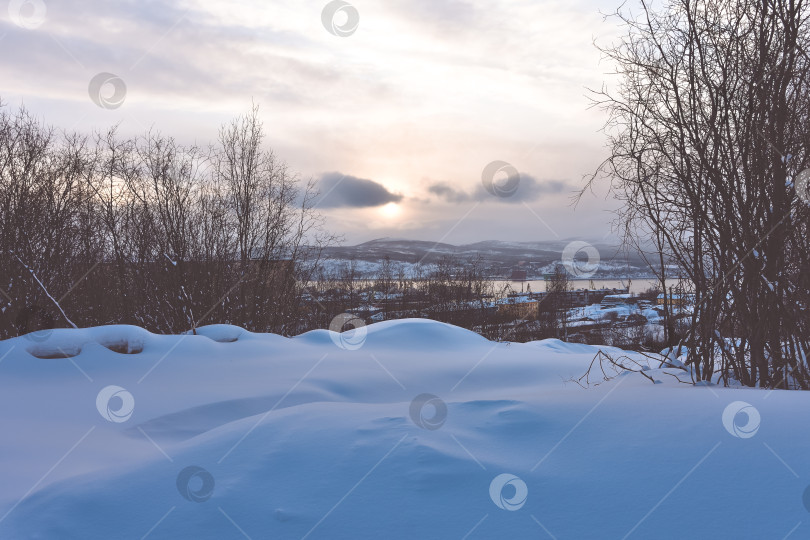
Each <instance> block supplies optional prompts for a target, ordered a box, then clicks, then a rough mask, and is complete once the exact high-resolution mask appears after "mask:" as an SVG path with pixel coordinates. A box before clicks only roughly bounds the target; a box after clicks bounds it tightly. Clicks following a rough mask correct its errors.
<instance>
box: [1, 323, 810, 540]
mask: <svg viewBox="0 0 810 540" xmlns="http://www.w3.org/2000/svg"><path fill="white" fill-rule="evenodd" d="M199 333H200V335H196V336H158V335H153V334H150V333H148V332H146V331H144V330H142V329H139V328H135V327H127V326H110V327H102V328H93V329H85V330H56V331H53V332H45V333H44V334H33V335H29V336H26V337H22V338H15V339H12V340H7V341H3V342H0V410H2V411H3V413H2V415H0V433H2V434H3V437H2V441H0V478H2V486H3V488H2V490H1V491H0V538H13V539H23V538H59V539H71V538H76V539H83V540H86V539H96V538H99V539H101V538H103V539H110V538H116V539H119V538H121V539H123V538H150V539H159V538H171V539H177V538H195V539H197V538H211V539H226V538H253V539H259V538H273V539H286V538H299V539H300V538H312V539H317V538H324V539H340V538H347V539H364V538H368V539H379V538H403V539H404V538H408V539H411V538H437V539H438V538H442V539H443V538H468V539H475V538H486V539H493V538H508V539H522V538H559V539H564V538H575V539H584V538H600V539H601V538H628V537H629V538H673V539H675V538H678V539H680V538H784V537H786V535H790V536H789V537H790V538H807V537H810V515H808V509H807V508H806V506H810V495H806V492H805V489H806V488H807V485H808V483H810V462H808V460H807V456H808V455H809V454H810V429H808V426H810V406H808V405H810V394H807V393H800V392H782V391H777V392H768V391H761V390H729V389H723V388H719V387H716V386H702V387H694V386H691V385H686V384H681V383H679V382H677V380H676V379H675V378H674V377H673V376H670V375H668V374H667V373H665V372H664V371H662V370H658V369H656V367H657V366H656V365H652V364H655V362H653V363H652V364H650V367H651V368H652V369H650V370H649V371H646V373H647V374H649V375H651V377H652V378H653V379H656V380H660V381H661V384H652V383H651V382H650V381H649V380H648V379H646V378H645V377H643V376H641V375H639V374H635V373H628V374H625V375H622V376H619V377H618V378H616V379H613V380H612V381H610V382H606V383H604V384H601V385H599V386H596V387H591V388H590V389H583V388H580V387H579V386H577V385H576V384H573V383H570V382H567V381H569V380H570V379H571V378H572V377H579V376H580V375H582V374H583V373H584V372H585V370H586V369H587V368H588V366H589V364H590V362H591V360H592V358H593V357H594V355H595V353H596V351H597V349H596V348H594V347H590V346H585V345H572V344H565V343H562V342H559V341H555V340H546V341H543V342H534V343H527V344H516V343H512V344H505V343H501V344H496V343H491V342H489V341H487V340H485V339H483V338H482V337H480V336H478V335H476V334H473V333H471V332H467V331H466V330H462V329H459V328H456V327H452V326H448V325H445V324H441V323H436V322H431V321H424V320H402V321H390V322H385V323H379V324H375V325H373V326H370V327H367V328H363V329H361V330H357V331H354V332H350V333H345V334H334V333H331V332H328V331H323V330H319V331H314V332H309V333H307V334H304V335H302V336H298V337H296V338H289V339H288V338H284V337H279V336H275V335H260V334H251V333H249V332H246V331H244V330H242V329H239V328H235V327H230V326H211V327H206V328H203V329H201V330H200V332H199ZM116 351H118V352H116ZM613 352H614V353H616V352H617V351H615V350H614V351H613ZM125 353H128V354H125ZM669 373H670V374H674V373H676V372H675V371H673V370H669Z"/></svg>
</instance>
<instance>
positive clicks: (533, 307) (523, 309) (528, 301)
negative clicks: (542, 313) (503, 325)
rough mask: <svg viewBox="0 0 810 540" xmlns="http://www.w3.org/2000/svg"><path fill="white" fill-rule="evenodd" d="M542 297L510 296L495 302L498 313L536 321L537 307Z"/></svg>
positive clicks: (530, 295) (529, 295)
mask: <svg viewBox="0 0 810 540" xmlns="http://www.w3.org/2000/svg"><path fill="white" fill-rule="evenodd" d="M539 304H540V296H539V295H534V294H528V295H518V296H512V295H510V296H508V297H506V298H501V299H500V300H497V301H496V302H495V305H496V306H497V310H498V313H501V314H508V315H510V316H512V317H515V318H517V319H534V318H536V317H537V307H538V305H539Z"/></svg>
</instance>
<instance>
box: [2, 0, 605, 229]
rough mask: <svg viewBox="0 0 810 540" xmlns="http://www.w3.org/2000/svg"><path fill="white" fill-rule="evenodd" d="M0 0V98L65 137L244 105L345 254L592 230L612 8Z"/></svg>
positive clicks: (599, 220) (599, 203) (591, 1)
mask: <svg viewBox="0 0 810 540" xmlns="http://www.w3.org/2000/svg"><path fill="white" fill-rule="evenodd" d="M3 4H8V10H5V9H0V16H2V17H3V18H2V20H0V50H2V51H3V54H2V59H1V60H0V81H2V83H0V98H2V100H3V101H4V102H6V103H7V104H9V105H10V106H18V105H19V104H21V103H24V104H25V105H26V106H27V107H28V108H29V109H30V110H31V111H33V112H34V113H35V114H37V115H38V116H40V117H42V118H43V119H44V120H46V121H47V122H48V123H51V124H54V125H56V126H59V127H63V128H68V129H78V130H83V131H89V130H91V129H96V128H98V129H104V128H107V127H110V126H112V125H114V124H116V123H120V125H121V128H120V129H121V131H122V133H124V134H127V135H129V134H136V133H141V132H143V131H145V130H146V129H148V128H149V127H152V126H154V127H155V128H156V129H158V130H160V131H162V132H164V133H166V134H171V135H174V136H175V137H176V138H178V139H179V140H181V141H184V142H194V141H196V142H198V143H202V144H207V143H208V142H209V141H212V140H213V139H214V137H215V136H216V132H217V129H218V127H219V125H220V124H221V123H223V122H224V121H226V120H228V119H230V118H231V117H233V116H235V115H237V114H241V113H244V112H247V111H248V110H249V108H250V106H251V101H255V102H256V103H257V104H258V105H259V106H260V107H261V115H262V118H263V120H264V122H265V127H266V130H267V135H268V137H267V143H268V145H270V146H271V147H272V148H273V149H274V150H275V152H276V154H277V155H278V156H279V157H280V158H282V159H284V160H285V161H286V162H287V163H288V164H289V166H290V168H291V169H293V170H294V171H296V172H297V173H298V174H299V175H300V176H301V177H302V178H310V177H311V178H315V179H317V180H318V181H319V184H320V189H321V192H322V197H321V198H320V199H319V200H318V206H319V208H320V209H321V211H322V213H323V214H324V216H325V217H326V224H327V226H328V227H329V228H330V230H333V231H335V232H337V233H341V234H343V235H344V236H345V239H346V241H347V243H352V244H353V243H359V242H363V241H366V240H370V239H374V238H379V237H384V236H392V237H398V238H412V239H420V240H430V241H444V242H449V243H456V244H459V243H468V242H476V241H479V240H492V239H495V240H514V241H533V240H551V239H558V238H561V239H568V238H585V239H597V240H598V239H601V238H604V237H605V236H606V235H607V234H608V233H609V222H610V220H611V219H612V215H611V214H610V213H609V209H611V208H613V207H615V206H616V204H615V202H612V201H611V200H609V199H606V196H605V192H604V190H602V191H600V192H599V193H596V194H594V195H588V196H587V197H586V198H585V199H584V200H583V201H581V202H580V204H579V205H578V207H577V208H576V209H575V208H574V207H573V206H572V205H571V196H572V195H573V193H574V192H575V191H576V190H577V189H578V188H579V187H581V186H582V183H583V176H584V175H586V174H588V173H590V172H592V171H593V170H594V169H595V168H596V166H597V165H598V164H599V163H600V162H601V161H602V160H603V159H604V158H605V156H606V151H605V147H604V136H603V135H602V134H601V133H599V128H600V127H601V125H602V123H603V121H604V117H603V116H602V113H600V112H599V111H596V110H588V105H589V101H588V99H587V91H586V88H588V87H590V88H598V87H600V86H601V84H602V82H603V81H605V80H608V79H607V77H608V75H607V72H609V71H610V70H611V66H610V65H608V64H606V63H605V62H604V61H600V60H601V58H600V53H599V52H598V51H597V50H596V48H595V47H594V46H593V41H594V39H596V40H597V41H598V42H600V43H607V42H609V41H610V39H611V38H612V36H613V35H614V34H615V32H616V28H615V26H614V23H612V22H610V21H609V22H604V21H603V17H602V16H601V15H600V10H601V11H602V12H605V11H611V10H613V9H615V8H616V7H618V4H619V2H618V1H616V2H606V1H605V0H559V1H557V0H492V1H487V2H484V1H478V2H472V1H469V2H468V1H466V0H358V1H353V2H351V5H345V3H337V4H335V3H329V2H326V1H324V0H316V1H311V0H261V1H255V0H250V1H248V0H221V1H220V0H209V1H204V0H198V1H189V2H186V1H181V2H172V1H166V2H153V1H148V0H133V1H117V0H107V1H103V2H99V1H97V0H96V1H92V2H91V1H89V0H59V1H56V0H51V1H48V0H44V1H40V0H11V2H9V1H8V0H0V5H3ZM355 23H356V24H355ZM105 73H106V74H112V75H114V76H115V77H117V79H112V78H111V76H110V75H102V76H101V77H99V76H98V75H99V74H105ZM124 87H125V89H124ZM99 88H100V93H101V97H100V98H99V97H98V94H99V90H98V89H99ZM93 92H95V93H96V98H95V99H91V94H92V93H93ZM99 103H100V104H101V105H102V106H100V105H99ZM105 106H106V107H107V108H105ZM482 175H483V179H486V178H490V179H493V181H492V182H490V183H487V182H484V181H482Z"/></svg>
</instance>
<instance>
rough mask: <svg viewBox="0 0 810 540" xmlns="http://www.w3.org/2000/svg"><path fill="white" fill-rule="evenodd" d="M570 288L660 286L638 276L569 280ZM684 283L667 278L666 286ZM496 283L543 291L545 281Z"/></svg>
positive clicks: (637, 289) (642, 289)
mask: <svg viewBox="0 0 810 540" xmlns="http://www.w3.org/2000/svg"><path fill="white" fill-rule="evenodd" d="M569 283H570V284H571V288H572V289H575V290H576V289H625V288H627V287H628V286H629V287H630V292H631V293H633V294H640V293H643V292H645V291H647V290H648V289H650V288H653V287H660V285H661V284H660V282H659V281H658V280H657V279H651V278H639V279H624V280H620V279H576V280H571V281H570V282H569ZM681 283H682V284H684V285H685V284H686V282H685V281H680V280H677V279H668V280H667V288H669V287H677V286H678V285H679V284H681ZM495 284H496V285H509V286H510V287H512V290H514V291H515V292H526V291H528V290H529V289H531V291H532V292H545V290H546V285H547V282H546V281H543V280H536V279H535V280H528V281H510V280H498V281H495Z"/></svg>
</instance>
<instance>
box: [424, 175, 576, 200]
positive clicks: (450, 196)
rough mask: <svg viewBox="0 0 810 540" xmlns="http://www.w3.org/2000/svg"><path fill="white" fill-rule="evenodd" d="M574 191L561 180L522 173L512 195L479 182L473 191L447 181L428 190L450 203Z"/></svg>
mask: <svg viewBox="0 0 810 540" xmlns="http://www.w3.org/2000/svg"><path fill="white" fill-rule="evenodd" d="M567 191H573V188H572V187H571V186H569V185H568V184H566V183H565V182H562V181H560V180H542V181H541V180H538V179H536V178H535V177H533V176H531V175H529V174H526V173H520V182H519V184H518V188H517V191H516V192H515V194H514V195H512V196H511V197H497V196H495V195H492V194H491V193H490V192H488V191H487V190H486V189H485V188H484V186H483V185H481V184H478V185H477V186H476V188H475V190H473V191H472V192H469V191H465V190H461V189H456V188H455V187H453V186H451V185H450V184H448V183H446V182H435V183H433V184H431V185H429V186H428V192H429V193H431V194H433V195H435V196H436V197H438V198H439V199H443V200H445V201H447V202H450V203H463V202H469V201H478V202H485V201H500V202H505V203H520V202H530V201H535V200H537V199H539V198H540V197H541V196H543V195H555V194H559V193H564V192H567Z"/></svg>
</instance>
